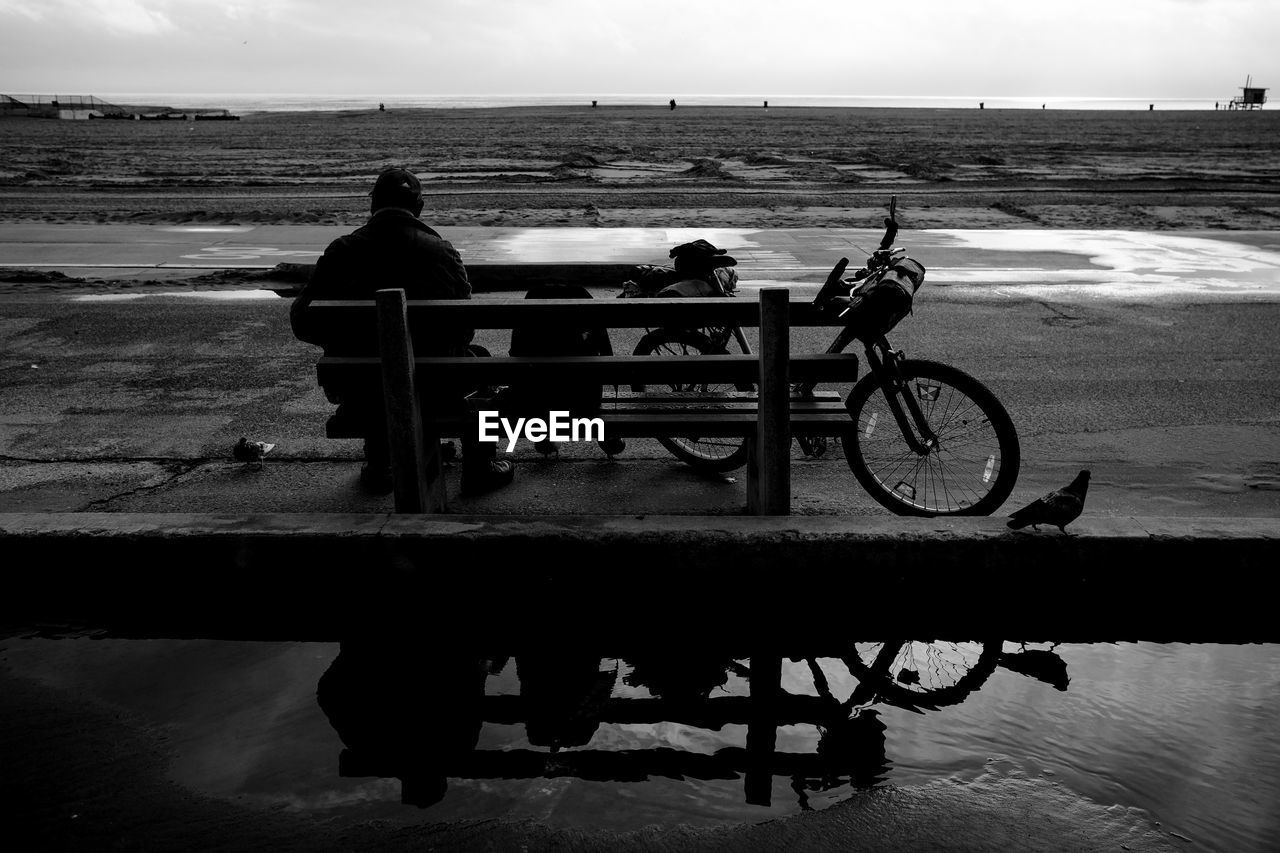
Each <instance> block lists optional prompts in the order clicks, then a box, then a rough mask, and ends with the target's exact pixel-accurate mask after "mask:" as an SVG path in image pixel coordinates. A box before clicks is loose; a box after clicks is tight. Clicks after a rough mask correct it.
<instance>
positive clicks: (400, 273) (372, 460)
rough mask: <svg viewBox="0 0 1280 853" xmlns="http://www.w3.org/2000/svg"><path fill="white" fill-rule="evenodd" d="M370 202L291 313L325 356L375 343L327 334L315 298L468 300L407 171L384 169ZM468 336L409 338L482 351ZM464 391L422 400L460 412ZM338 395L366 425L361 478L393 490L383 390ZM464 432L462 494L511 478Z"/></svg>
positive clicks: (463, 276) (453, 256)
mask: <svg viewBox="0 0 1280 853" xmlns="http://www.w3.org/2000/svg"><path fill="white" fill-rule="evenodd" d="M369 199H370V201H369V209H370V216H369V220H368V222H367V223H365V225H363V226H362V227H360V228H358V229H356V231H354V232H353V233H351V234H348V235H346V236H343V237H339V238H338V239H336V240H334V241H333V242H332V243H330V244H329V247H328V248H327V249H325V251H324V254H323V255H322V256H321V257H320V260H319V261H317V263H316V266H315V270H314V271H313V272H312V274H311V280H310V281H308V282H307V285H306V286H305V287H304V288H303V289H302V292H301V293H299V294H298V296H297V297H296V298H295V299H294V301H293V307H292V308H291V310H290V312H289V319H290V322H291V324H292V326H293V333H294V335H296V336H297V337H298V338H299V339H301V340H304V341H307V342H308V343H313V344H318V345H320V346H322V347H324V348H325V355H369V354H370V353H369V350H372V351H373V352H374V353H376V352H377V341H376V340H368V341H360V342H358V343H353V342H351V340H350V338H348V337H346V336H344V337H342V339H340V340H335V339H327V337H326V335H325V332H324V330H323V329H322V328H319V327H317V325H316V324H315V320H314V319H313V317H312V316H311V312H310V311H309V310H308V309H309V308H310V306H311V303H312V302H314V301H316V300H324V299H370V300H372V299H373V298H374V295H375V294H376V292H377V291H379V290H382V289H384V288H403V289H404V291H405V295H406V296H408V298H409V299H470V298H471V282H470V281H469V280H468V278H467V270H466V268H465V267H464V266H463V264H462V258H461V256H460V255H459V254H458V251H457V250H456V249H454V247H453V246H452V245H451V244H450V243H449V242H448V241H447V240H445V239H444V238H442V237H441V236H440V235H439V234H438V233H437V232H436V231H435V230H433V229H432V228H430V227H428V226H427V224H426V223H425V222H423V221H422V220H421V219H419V215H420V214H421V213H422V207H423V199H422V184H421V183H420V182H419V181H418V178H417V176H415V175H414V174H413V173H412V172H410V171H408V170H407V169H401V168H389V169H386V170H384V171H383V172H382V174H380V175H378V179H377V181H376V182H375V183H374V185H373V191H372V192H370V193H369ZM472 335H473V332H472V330H471V329H462V328H457V329H450V330H448V332H446V333H444V334H442V335H440V336H438V337H434V338H431V339H423V338H421V337H419V336H415V339H414V348H415V352H416V353H417V354H418V355H428V356H467V355H482V354H484V353H483V352H482V351H480V350H479V348H477V347H472V346H471V338H472ZM353 350H354V351H353ZM470 390H471V389H450V390H448V391H443V392H441V391H437V392H436V393H437V396H433V397H430V398H424V400H423V403H424V405H427V406H430V407H431V408H435V409H440V408H450V409H452V408H456V409H458V410H460V411H461V410H462V409H464V408H465V406H464V404H463V401H462V398H463V396H464V395H465V394H466V393H468V392H469V391H470ZM340 396H341V399H340V400H335V401H334V402H337V403H339V406H340V408H341V407H344V406H345V407H348V410H349V411H350V412H351V413H352V414H353V415H355V416H358V417H360V419H361V420H363V421H364V422H365V423H364V429H363V432H364V453H365V464H364V467H363V469H361V472H360V481H361V483H363V484H364V486H365V488H367V489H368V490H369V491H370V492H373V493H375V494H388V493H389V492H390V491H391V488H392V482H391V455H390V447H389V446H388V439H387V426H386V413H385V411H384V409H383V398H382V389H381V387H373V388H369V387H366V386H360V387H353V388H351V389H349V390H345V391H344V392H343V393H342V394H341V395H340ZM463 432H464V435H463V436H462V443H463V460H462V490H463V492H465V493H467V494H478V493H481V492H486V491H490V490H492V489H495V488H497V487H499V486H504V485H506V484H507V483H510V482H511V480H512V477H513V476H514V475H515V467H514V466H513V465H512V464H511V463H510V462H507V461H495V460H494V456H495V453H496V450H497V445H496V444H494V443H487V442H486V443H480V442H478V441H477V439H478V435H477V434H476V432H475V431H472V430H464V431H463Z"/></svg>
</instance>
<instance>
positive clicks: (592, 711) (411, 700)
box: [317, 639, 1069, 809]
mask: <svg viewBox="0 0 1280 853" xmlns="http://www.w3.org/2000/svg"><path fill="white" fill-rule="evenodd" d="M826 651H829V650H826ZM789 659H790V660H791V661H792V662H793V663H795V664H798V665H802V666H803V667H805V668H807V670H808V673H809V675H810V676H811V677H812V683H813V692H814V693H816V695H812V694H809V693H803V694H801V693H793V692H789V691H788V690H785V689H783V686H782V683H783V659H782V657H781V656H761V655H757V656H754V657H750V658H740V657H735V656H731V655H723V656H717V655H702V656H698V655H691V654H685V653H674V652H673V653H655V654H645V655H641V656H630V657H624V658H616V659H615V658H606V657H602V656H598V655H594V654H591V653H589V652H585V651H583V650H581V649H577V650H540V651H539V652H537V653H531V654H522V655H516V656H515V661H514V665H515V672H516V675H517V677H518V680H519V693H518V694H500V695H490V694H487V693H486V685H487V684H488V682H489V679H490V678H491V677H493V676H496V675H498V674H499V673H501V672H502V671H503V670H504V669H506V668H507V666H508V662H509V661H508V659H506V658H497V659H495V658H479V657H469V656H465V655H460V654H452V655H451V654H446V653H442V651H441V650H440V649H439V648H429V647H428V646H427V645H426V644H425V643H423V644H418V645H415V644H414V643H412V642H405V641H403V640H399V639H397V640H396V641H394V642H392V641H386V640H372V639H370V640H357V641H346V642H344V643H343V644H342V649H341V652H340V653H339V655H338V657H337V658H335V660H334V662H333V664H332V665H331V666H330V667H329V669H328V670H327V671H326V672H325V673H324V675H323V676H322V677H321V679H320V683H319V686H318V688H317V698H318V701H319V704H320V706H321V708H322V709H323V711H324V712H325V714H326V715H327V716H328V718H329V721H330V724H331V725H332V726H333V728H334V729H335V731H336V732H337V733H338V735H339V737H340V738H341V740H342V742H343V744H344V745H345V746H346V749H344V750H343V751H342V752H341V754H340V756H339V774H340V775H342V776H349V777H362V776H378V777H386V778H398V779H399V780H400V781H401V800H402V802H404V803H406V804H410V805H416V806H419V807H426V806H430V805H433V804H435V803H438V802H439V801H440V800H441V799H443V797H444V796H445V794H446V792H447V791H448V779H449V778H451V777H452V778H466V779H538V778H543V779H550V778H557V777H566V776H568V777H575V778H579V779H583V780H589V781H599V782H604V781H608V782H615V783H629V782H643V781H646V780H649V779H651V778H653V777H659V778H670V779H694V780H736V779H741V780H743V787H744V795H745V800H746V802H747V803H748V804H752V805H761V806H769V805H771V804H772V797H773V780H774V777H775V776H776V777H781V778H784V779H789V780H790V786H791V789H792V790H793V791H794V792H795V794H796V797H797V801H798V805H799V807H800V808H801V809H808V808H810V807H811V806H810V804H809V800H810V794H811V792H822V793H826V792H830V791H833V790H837V789H839V788H842V787H844V786H849V787H851V788H855V789H856V788H867V787H872V786H874V785H876V784H877V783H879V782H881V781H883V780H884V778H885V776H886V774H887V773H888V770H889V768H890V766H891V762H890V760H889V758H888V757H887V756H886V753H885V724H884V723H883V721H881V719H880V713H879V711H878V710H876V706H877V705H880V704H884V705H892V706H894V707H898V708H904V709H907V710H911V711H915V712H918V713H924V712H926V711H936V710H939V709H941V708H944V707H946V706H949V705H956V704H958V703H960V702H962V701H964V699H965V698H966V697H968V696H969V695H970V694H972V693H973V692H974V691H975V690H977V689H979V688H980V687H981V686H982V685H983V683H984V682H986V680H987V679H988V678H989V677H990V675H991V674H992V673H993V672H994V671H995V670H996V668H997V667H1001V666H1003V667H1004V668H1006V669H1008V670H1010V671H1012V672H1017V673H1021V674H1023V675H1027V676H1030V677H1033V678H1036V679H1038V680H1040V681H1043V682H1045V683H1046V684H1049V685H1051V686H1053V687H1055V688H1056V689H1058V690H1065V689H1066V688H1067V685H1068V682H1069V679H1068V677H1067V672H1066V663H1065V662H1064V661H1063V660H1062V658H1061V657H1059V656H1058V655H1057V654H1056V652H1055V651H1054V646H1050V647H1049V648H1027V646H1026V645H1025V644H1022V645H1019V644H1016V643H1003V642H1000V641H988V642H972V643H956V642H942V641H891V642H884V643H856V644H853V646H852V647H850V648H849V649H847V650H846V651H845V652H844V653H843V654H837V655H829V654H824V655H813V656H799V657H795V656H793V657H790V658H789ZM792 674H793V675H794V671H793V673H792ZM830 674H834V675H835V676H836V677H837V678H838V679H839V681H840V683H848V680H847V679H846V676H851V677H852V679H853V680H856V683H855V684H854V686H853V688H852V690H851V691H850V693H849V695H848V696H846V697H845V698H844V699H839V698H837V696H836V695H835V692H834V691H833V688H832V684H831V682H832V679H831V678H830V677H829V675H830ZM731 679H737V680H739V682H738V683H741V682H742V681H745V684H746V686H747V688H748V694H747V695H726V691H725V688H726V685H727V684H728V683H729V682H730V680H731ZM641 688H643V690H642V689H641ZM620 691H621V692H624V693H629V694H631V695H623V696H620V695H618V693H619V692H620ZM646 692H647V694H648V695H643V694H644V693H646ZM637 694H640V695H637ZM712 694H717V695H715V696H713V695H712ZM485 723H491V724H500V725H508V726H512V725H523V726H524V730H525V738H526V740H527V741H528V744H529V747H530V748H518V749H511V748H507V749H483V748H478V745H479V742H480V736H481V731H482V729H483V726H484V724H485ZM656 723H674V724H680V725H683V726H689V727H695V728H698V729H705V730H710V731H719V730H720V729H722V728H723V727H724V726H726V725H744V724H745V726H746V739H745V740H746V743H745V745H744V746H727V747H722V748H720V749H717V750H716V751H714V752H713V753H709V754H708V753H706V752H695V751H691V750H684V749H674V748H671V747H670V746H669V745H666V744H664V745H662V746H658V747H646V748H617V749H609V748H605V747H606V745H607V744H608V743H610V742H611V741H613V740H614V739H613V738H609V737H602V738H600V739H599V740H597V744H598V746H596V747H594V748H592V747H590V744H591V743H592V741H593V739H594V738H595V736H596V734H597V732H598V731H599V729H600V726H601V725H602V724H612V725H628V724H632V725H634V724H656ZM796 724H809V725H812V726H815V727H816V728H817V730H818V732H819V737H818V742H817V747H816V749H815V750H814V751H813V752H810V753H799V752H786V751H780V750H778V749H777V740H778V728H779V727H780V726H789V725H796Z"/></svg>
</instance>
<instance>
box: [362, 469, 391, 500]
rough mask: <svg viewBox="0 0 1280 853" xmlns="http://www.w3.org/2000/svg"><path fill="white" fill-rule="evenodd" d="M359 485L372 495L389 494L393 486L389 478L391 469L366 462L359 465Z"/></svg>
mask: <svg viewBox="0 0 1280 853" xmlns="http://www.w3.org/2000/svg"><path fill="white" fill-rule="evenodd" d="M360 485H362V486H364V490H365V491H366V492H369V493H370V494H374V495H389V494H391V492H392V490H393V489H394V488H395V483H394V482H392V480H391V469H390V468H386V467H383V466H381V465H370V464H369V463H368V462H366V463H364V465H362V466H360Z"/></svg>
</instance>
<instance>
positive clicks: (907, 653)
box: [843, 640, 1004, 710]
mask: <svg viewBox="0 0 1280 853" xmlns="http://www.w3.org/2000/svg"><path fill="white" fill-rule="evenodd" d="M886 647H888V648H889V653H888V654H887V655H886V657H887V658H889V660H887V662H886V661H881V662H880V664H879V665H877V660H879V658H880V655H881V654H882V653H884V651H885V649H886ZM1003 648H1004V643H1003V642H1002V641H999V640H987V641H981V642H969V643H955V642H943V641H940V640H903V641H897V642H891V643H860V644H855V645H854V648H853V651H852V652H851V653H850V654H848V655H846V656H845V657H844V658H843V660H844V664H845V666H847V667H848V668H849V672H851V673H852V674H853V676H854V677H855V678H857V679H858V681H859V682H860V683H862V684H866V685H867V686H868V687H870V688H871V689H872V690H874V691H875V693H876V694H877V695H878V696H879V697H880V698H881V699H883V700H884V701H886V702H889V703H890V704H905V705H907V706H910V707H919V706H924V707H927V708H931V709H935V710H936V709H938V708H941V707H943V706H946V705H956V704H959V703H960V702H963V701H964V700H965V698H967V697H968V696H969V694H970V693H972V692H973V691H975V690H977V689H978V688H979V687H981V686H982V685H983V684H984V683H986V680H987V679H988V678H990V677H991V673H993V672H995V670H996V666H997V664H999V662H1000V652H1001V651H1002V650H1003ZM886 663H887V665H886ZM907 671H910V672H912V673H914V674H915V676H914V678H910V679H908V678H904V676H903V674H904V672H907ZM921 673H923V674H921Z"/></svg>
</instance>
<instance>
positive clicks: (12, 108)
mask: <svg viewBox="0 0 1280 853" xmlns="http://www.w3.org/2000/svg"><path fill="white" fill-rule="evenodd" d="M67 112H70V113H86V114H87V113H90V112H96V113H100V114H101V115H124V114H125V110H124V108H123V107H120V106H117V105H116V104H112V103H109V102H107V101H104V100H102V99H101V98H96V97H94V96H93V95H0V114H3V115H27V116H37V117H41V118H57V117H59V116H60V115H61V114H62V113H67Z"/></svg>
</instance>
